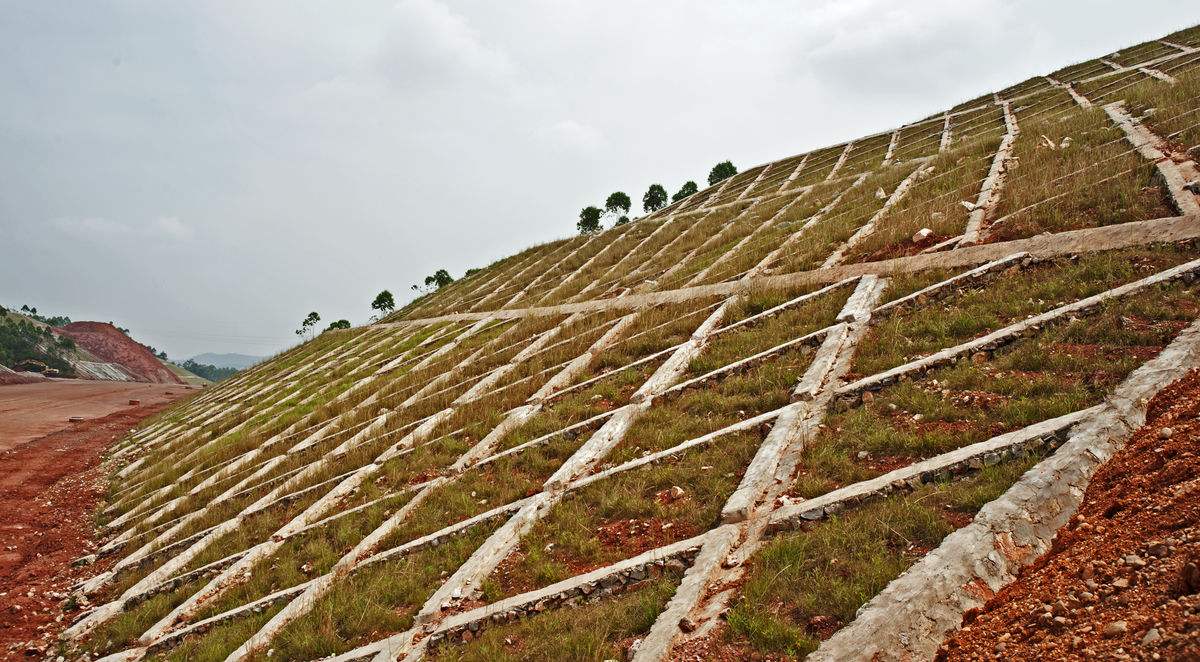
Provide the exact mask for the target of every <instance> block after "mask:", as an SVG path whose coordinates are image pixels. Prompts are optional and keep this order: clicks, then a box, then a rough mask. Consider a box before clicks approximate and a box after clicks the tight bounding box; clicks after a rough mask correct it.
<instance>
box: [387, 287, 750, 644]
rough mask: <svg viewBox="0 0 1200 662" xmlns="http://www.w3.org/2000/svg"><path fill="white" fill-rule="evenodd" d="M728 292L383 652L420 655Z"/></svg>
mask: <svg viewBox="0 0 1200 662" xmlns="http://www.w3.org/2000/svg"><path fill="white" fill-rule="evenodd" d="M736 301H737V297H730V298H729V299H727V300H726V301H725V302H724V303H723V304H722V305H721V306H720V307H718V308H717V309H716V310H715V311H713V313H712V314H711V315H709V316H708V318H707V319H705V320H704V322H702V323H701V324H700V326H699V327H698V328H697V329H696V331H695V332H693V334H692V337H691V338H690V339H689V340H688V341H687V342H685V343H683V344H682V345H680V346H679V348H678V349H676V350H675V351H674V352H673V353H672V354H671V356H670V357H669V358H668V359H667V360H666V361H665V362H664V363H663V364H662V365H661V366H659V368H658V369H657V370H655V372H654V374H652V375H651V376H650V377H649V378H648V379H647V380H646V381H645V383H643V384H642V386H641V387H640V388H639V389H638V390H637V391H636V392H635V393H634V395H633V397H632V398H631V400H632V402H633V404H632V405H630V406H628V407H626V408H624V409H623V410H621V411H620V412H619V413H617V414H616V415H614V416H612V417H611V418H610V419H609V420H608V421H607V422H605V424H604V425H602V426H601V427H600V429H599V430H597V431H596V432H595V433H594V434H592V435H591V437H589V438H588V440H587V441H586V442H584V443H583V445H582V446H580V447H579V449H577V450H576V451H575V453H574V454H573V455H572V456H571V457H569V458H568V459H567V460H566V461H565V462H563V464H562V465H561V466H560V467H559V468H558V470H557V471H555V472H554V474H553V475H551V476H550V478H549V479H548V480H547V481H546V483H545V488H544V490H543V491H542V492H541V493H540V494H538V495H536V496H534V497H532V498H531V499H530V501H529V502H528V503H527V504H525V505H524V506H522V508H521V509H520V510H519V511H517V513H516V514H515V515H513V516H512V517H511V518H510V519H509V520H508V521H507V522H506V523H505V524H503V525H502V526H501V527H500V528H499V529H498V530H497V531H496V532H495V533H493V534H492V535H491V536H490V537H489V538H488V539H487V540H486V541H484V543H483V544H482V545H480V546H479V548H478V549H476V550H475V553H474V554H472V555H471V557H470V558H469V559H467V561H466V562H465V563H463V565H462V566H461V567H459V569H458V570H457V571H456V572H455V573H454V574H453V575H451V577H450V578H449V579H448V580H446V582H445V583H444V584H442V586H441V587H440V588H439V589H438V590H437V591H435V592H434V594H433V595H432V596H430V598H429V599H428V600H427V601H426V602H425V604H424V605H423V606H422V607H421V609H420V610H419V611H418V612H417V614H416V616H414V619H413V624H414V625H413V628H412V629H411V630H409V631H408V632H404V633H401V634H399V635H395V636H393V637H390V638H388V640H387V641H388V642H389V645H388V647H387V648H386V649H384V650H383V651H382V652H381V653H380V655H379V657H380V658H381V659H392V660H394V659H400V658H402V657H407V656H410V655H412V656H415V657H418V658H419V657H420V656H421V655H423V654H424V650H425V647H426V646H427V645H428V643H429V640H428V638H427V637H425V636H424V635H427V634H428V633H429V632H430V631H432V630H434V629H436V627H437V625H438V623H440V622H441V620H442V619H443V618H444V615H443V614H444V612H445V611H446V609H447V608H448V607H451V606H453V604H454V603H455V602H456V601H457V600H458V599H459V597H461V596H465V595H467V594H470V593H472V592H473V591H474V590H475V589H476V588H477V587H478V586H479V584H480V582H482V581H483V580H484V579H486V578H487V576H488V575H490V574H491V573H492V572H493V571H494V570H495V568H496V566H497V565H499V563H500V562H501V561H503V560H504V559H505V558H506V557H507V556H508V555H509V554H510V553H511V552H512V551H513V550H514V549H516V547H517V546H518V545H519V544H520V541H521V538H522V537H523V536H524V534H525V533H527V532H528V531H529V530H530V529H531V528H532V527H533V525H534V524H535V523H537V521H538V520H539V519H540V518H541V517H542V516H543V515H545V513H546V512H548V511H549V510H550V508H551V507H552V506H553V505H554V504H556V503H558V502H559V501H560V500H561V499H562V497H563V495H564V494H565V492H566V488H567V486H568V485H570V483H571V482H572V481H574V480H576V479H578V478H580V477H582V476H585V475H586V474H587V473H589V472H590V471H591V470H592V469H593V468H594V467H595V466H596V465H597V464H598V463H599V462H600V461H602V460H603V458H604V457H606V456H607V454H608V452H609V451H611V450H612V449H613V448H614V447H615V446H616V445H617V444H619V443H620V442H621V440H622V439H624V437H625V434H626V433H627V432H628V431H629V429H630V428H632V427H633V424H634V423H635V422H636V421H637V419H638V418H639V417H640V416H641V414H642V413H644V412H645V411H647V410H648V409H649V408H650V406H651V404H652V401H653V399H654V398H655V397H656V396H658V395H659V394H661V393H662V392H664V391H665V390H667V389H668V388H670V386H672V385H673V384H674V383H675V382H677V381H678V380H679V378H680V377H681V376H682V375H683V374H685V372H686V370H687V367H688V364H689V363H690V362H691V361H692V360H693V359H694V358H695V357H696V356H697V355H699V353H700V352H701V350H702V349H703V348H704V346H705V345H706V344H707V342H708V339H709V337H710V336H711V335H712V332H713V331H714V330H715V329H716V328H717V326H718V325H719V324H720V323H721V320H722V319H724V317H725V315H726V313H727V312H728V311H729V309H731V308H732V306H733V305H734V303H736Z"/></svg>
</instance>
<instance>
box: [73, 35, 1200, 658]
mask: <svg viewBox="0 0 1200 662" xmlns="http://www.w3.org/2000/svg"><path fill="white" fill-rule="evenodd" d="M1197 99H1200V28H1189V29H1186V30H1182V31H1180V32H1177V33H1174V34H1172V35H1168V36H1167V37H1165V38H1163V39H1161V40H1156V41H1151V42H1147V43H1145V44H1139V45H1137V46H1133V47H1131V48H1128V49H1124V50H1121V51H1118V52H1117V53H1113V54H1109V55H1107V56H1105V57H1103V58H1098V59H1096V60H1092V61H1089V62H1085V63H1081V64H1078V65H1073V66H1071V67H1067V68H1065V69H1062V70H1060V71H1056V72H1052V73H1050V74H1049V75H1047V76H1043V77H1035V78H1032V79H1030V80H1027V81H1024V82H1021V83H1019V84H1017V85H1014V86H1012V87H1009V88H1006V89H1004V90H1000V91H998V92H995V93H990V94H987V95H983V96H980V97H979V98H977V99H973V100H970V101H967V102H965V103H963V104H960V105H958V106H955V107H954V108H951V109H948V110H946V111H945V112H943V113H938V114H936V115H933V116H930V117H928V118H925V119H922V120H919V121H916V122H911V123H908V124H905V125H903V126H900V127H897V128H896V129H894V130H892V131H888V132H884V133H880V134H877V135H874V136H867V137H864V138H861V139H859V140H855V141H851V142H848V143H844V144H840V145H833V146H830V147H827V148H823V149H819V150H815V151H812V152H809V153H806V154H800V155H796V156H790V157H787V158H784V159H781V160H779V161H775V162H772V163H769V164H764V165H761V166H756V167H754V168H750V169H748V170H746V171H745V172H742V173H740V174H738V175H736V176H734V177H731V178H729V179H726V180H725V181H723V182H720V183H718V184H717V185H715V186H712V187H710V188H708V189H706V190H704V191H701V192H699V193H696V194H694V195H692V196H690V197H688V198H685V199H683V200H680V201H678V202H676V203H674V204H672V205H670V206H668V207H666V208H664V209H661V210H659V211H657V212H655V213H653V214H650V215H648V216H646V217H644V218H641V219H638V220H636V221H634V222H632V223H629V224H627V225H624V226H621V227H617V228H613V229H610V230H607V231H604V232H602V233H599V234H597V235H591V236H584V237H573V238H569V239H563V240H558V241H553V242H549V243H546V244H543V245H540V246H535V247H532V248H530V249H528V250H526V251H524V252H522V253H519V254H517V255H514V256H511V257H508V258H505V259H503V260H500V261H498V262H497V263H495V264H493V265H491V266H489V267H487V268H485V269H483V270H481V271H479V272H477V273H473V274H472V275H471V276H469V277H466V278H463V279H462V280H460V281H457V282H455V283H453V284H451V285H449V286H447V287H445V288H442V289H441V290H439V291H438V292H436V293H434V294H431V295H428V296H426V297H423V298H421V299H418V300H416V301H414V302H412V303H411V304H409V305H408V306H406V307H405V308H404V309H402V310H400V311H397V312H396V313H395V314H394V315H391V316H390V317H388V318H387V319H386V320H384V321H383V322H381V323H378V324H374V325H371V326H367V327H363V328H358V329H350V330H346V331H331V332H327V333H324V334H322V335H321V336H319V337H318V338H316V339H315V340H313V341H311V342H308V343H305V344H303V345H301V346H298V347H296V348H293V349H291V350H289V351H287V352H285V353H282V354H280V355H278V356H276V357H274V358H272V359H270V360H268V361H265V362H263V363H261V364H259V365H257V366H255V367H254V368H252V369H250V370H247V371H245V372H244V373H241V374H239V375H238V376H237V377H235V378H233V379H230V380H227V381H226V382H222V383H221V384H219V385H217V386H215V387H213V388H212V389H210V390H207V391H205V392H204V393H203V394H202V395H200V396H198V397H196V398H194V399H192V400H190V401H189V402H187V403H186V404H183V405H180V406H177V407H175V408H174V409H172V410H170V411H169V412H166V413H164V414H163V415H162V416H160V417H159V418H157V419H156V420H154V421H153V422H150V423H149V424H147V425H145V426H144V427H143V428H141V429H140V430H138V431H136V432H135V433H133V434H132V435H131V436H130V437H129V438H127V439H125V440H124V441H123V442H122V443H121V444H120V445H119V447H118V448H117V449H116V450H115V451H114V452H113V453H112V457H111V458H110V461H111V469H112V471H113V479H112V484H111V492H110V494H109V499H108V502H107V505H106V506H105V508H104V509H103V512H102V513H101V516H100V525H101V527H102V531H103V533H104V536H105V538H104V544H103V545H102V547H101V548H100V549H99V550H98V552H97V559H96V566H95V567H96V574H95V576H94V577H93V578H92V579H91V580H89V581H87V582H86V583H84V584H83V585H81V586H80V587H78V593H79V594H81V595H85V596H87V598H88V600H89V604H88V606H87V607H86V608H84V609H80V610H79V612H78V613H77V614H72V619H73V623H72V625H71V627H70V628H69V629H68V630H67V632H66V638H67V640H68V642H69V643H70V645H72V646H77V647H79V648H81V649H85V650H87V651H89V652H92V653H94V654H97V655H111V656H114V657H113V658H112V659H121V660H137V659H141V658H144V657H153V658H159V657H172V658H180V659H182V658H189V659H205V660H208V659H228V660H242V659H247V658H251V657H261V656H264V655H270V656H271V657H273V658H274V659H298V660H299V659H316V658H322V657H328V656H334V659H339V660H359V659H368V658H374V659H380V660H383V659H388V660H391V659H410V660H415V659H420V658H422V657H441V658H446V659H481V660H482V659H486V660H493V659H556V660H557V659H578V658H588V659H606V658H621V657H626V658H630V659H635V660H657V659H692V658H695V657H700V658H713V659H745V658H747V657H752V656H755V655H758V656H772V657H781V656H792V657H799V656H803V655H810V656H811V657H812V659H863V658H870V657H871V656H873V655H875V656H878V657H879V658H881V659H899V658H901V657H904V656H916V657H930V656H932V655H933V654H934V652H935V651H936V650H937V648H938V646H939V645H940V644H941V642H942V641H943V640H944V639H945V637H946V636H947V634H948V633H950V632H952V631H953V630H955V629H956V628H958V627H959V625H960V623H961V619H962V615H963V613H965V612H966V611H967V610H969V609H972V608H976V607H979V606H981V605H982V604H984V602H985V601H986V600H988V599H989V598H990V597H991V596H993V595H994V594H995V593H996V592H997V591H999V590H1001V589H1002V588H1003V587H1004V586H1005V585H1007V584H1008V583H1010V582H1011V581H1012V580H1013V578H1014V577H1015V576H1016V575H1017V573H1018V572H1020V570H1021V568H1023V567H1025V566H1026V565H1028V564H1030V563H1031V562H1033V560H1035V559H1036V558H1038V556H1039V555H1040V554H1041V553H1042V552H1044V551H1045V550H1046V549H1048V548H1049V545H1050V543H1051V541H1052V540H1053V537H1054V533H1055V532H1056V531H1057V530H1058V528H1059V527H1060V526H1061V525H1062V524H1064V523H1065V522H1067V521H1068V519H1069V518H1070V517H1071V515H1072V514H1073V513H1074V511H1075V509H1076V508H1077V507H1078V504H1079V502H1080V499H1081V498H1082V494H1083V492H1084V490H1085V489H1086V487H1087V485H1088V482H1089V480H1090V478H1091V476H1092V473H1093V472H1094V471H1095V470H1096V469H1097V467H1098V466H1099V465H1100V464H1101V463H1102V462H1103V461H1104V460H1105V459H1106V458H1107V457H1109V456H1110V455H1111V454H1112V453H1114V452H1116V451H1117V450H1118V449H1119V448H1120V447H1121V446H1122V445H1123V443H1124V441H1125V439H1127V438H1128V436H1129V434H1130V432H1131V430H1133V429H1136V428H1137V427H1138V426H1139V425H1140V424H1141V422H1142V420H1143V419H1144V417H1145V408H1146V403H1147V402H1149V401H1150V399H1151V398H1152V397H1153V396H1154V395H1155V394H1156V393H1157V392H1158V391H1159V390H1161V389H1162V388H1164V387H1165V386H1166V385H1167V384H1168V383H1170V382H1171V381H1173V380H1175V379H1177V378H1179V377H1181V376H1182V375H1183V374H1184V372H1185V371H1186V370H1187V369H1188V368H1190V367H1195V366H1197V365H1200V323H1198V322H1197V319H1198V318H1200V306H1198V305H1197V298H1196V289H1197V284H1196V279H1197V273H1198V272H1200V246H1198V245H1197V239H1200V200H1198V199H1197V189H1198V187H1200V185H1198V184H1196V181H1197V180H1198V179H1200V177H1198V175H1197V169H1196V165H1195V163H1194V161H1193V159H1194V158H1195V157H1196V156H1197V154H1198V153H1200V103H1198V102H1197ZM73 604H76V605H78V604H80V603H79V602H78V600H77V601H76V602H75V603H73Z"/></svg>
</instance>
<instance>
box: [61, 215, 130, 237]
mask: <svg viewBox="0 0 1200 662" xmlns="http://www.w3.org/2000/svg"><path fill="white" fill-rule="evenodd" d="M50 223H51V225H53V226H54V227H56V228H58V229H59V231H61V232H63V233H66V234H69V235H86V236H90V237H112V236H118V235H124V234H128V233H129V232H130V231H131V230H130V227H129V226H128V225H125V224H124V223H120V222H118V221H110V220H108V219H107V218H101V217H99V216H86V217H69V216H68V217H60V218H56V219H54V220H52V221H50Z"/></svg>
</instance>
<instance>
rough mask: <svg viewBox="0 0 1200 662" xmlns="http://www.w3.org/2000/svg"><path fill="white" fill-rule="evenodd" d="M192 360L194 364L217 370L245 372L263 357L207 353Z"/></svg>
mask: <svg viewBox="0 0 1200 662" xmlns="http://www.w3.org/2000/svg"><path fill="white" fill-rule="evenodd" d="M192 360H193V361H195V362H196V363H204V364H206V365H214V366H216V367H218V368H236V369H238V370H245V369H246V368H249V367H250V366H252V365H254V364H255V363H258V362H259V361H262V360H263V357H261V356H250V355H249V354H213V353H212V352H207V353H204V354H197V355H196V356H193V357H192Z"/></svg>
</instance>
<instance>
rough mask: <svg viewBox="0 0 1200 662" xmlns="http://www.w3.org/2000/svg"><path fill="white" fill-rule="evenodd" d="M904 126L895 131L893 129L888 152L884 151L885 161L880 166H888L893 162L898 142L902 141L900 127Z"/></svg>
mask: <svg viewBox="0 0 1200 662" xmlns="http://www.w3.org/2000/svg"><path fill="white" fill-rule="evenodd" d="M903 128H904V127H898V128H897V129H896V130H895V131H892V138H891V140H889V141H888V147H887V152H886V153H884V155H883V162H882V163H880V164H879V165H880V166H884V167H886V166H890V165H891V164H892V157H894V156H895V155H896V143H898V142H899V141H900V129H903Z"/></svg>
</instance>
